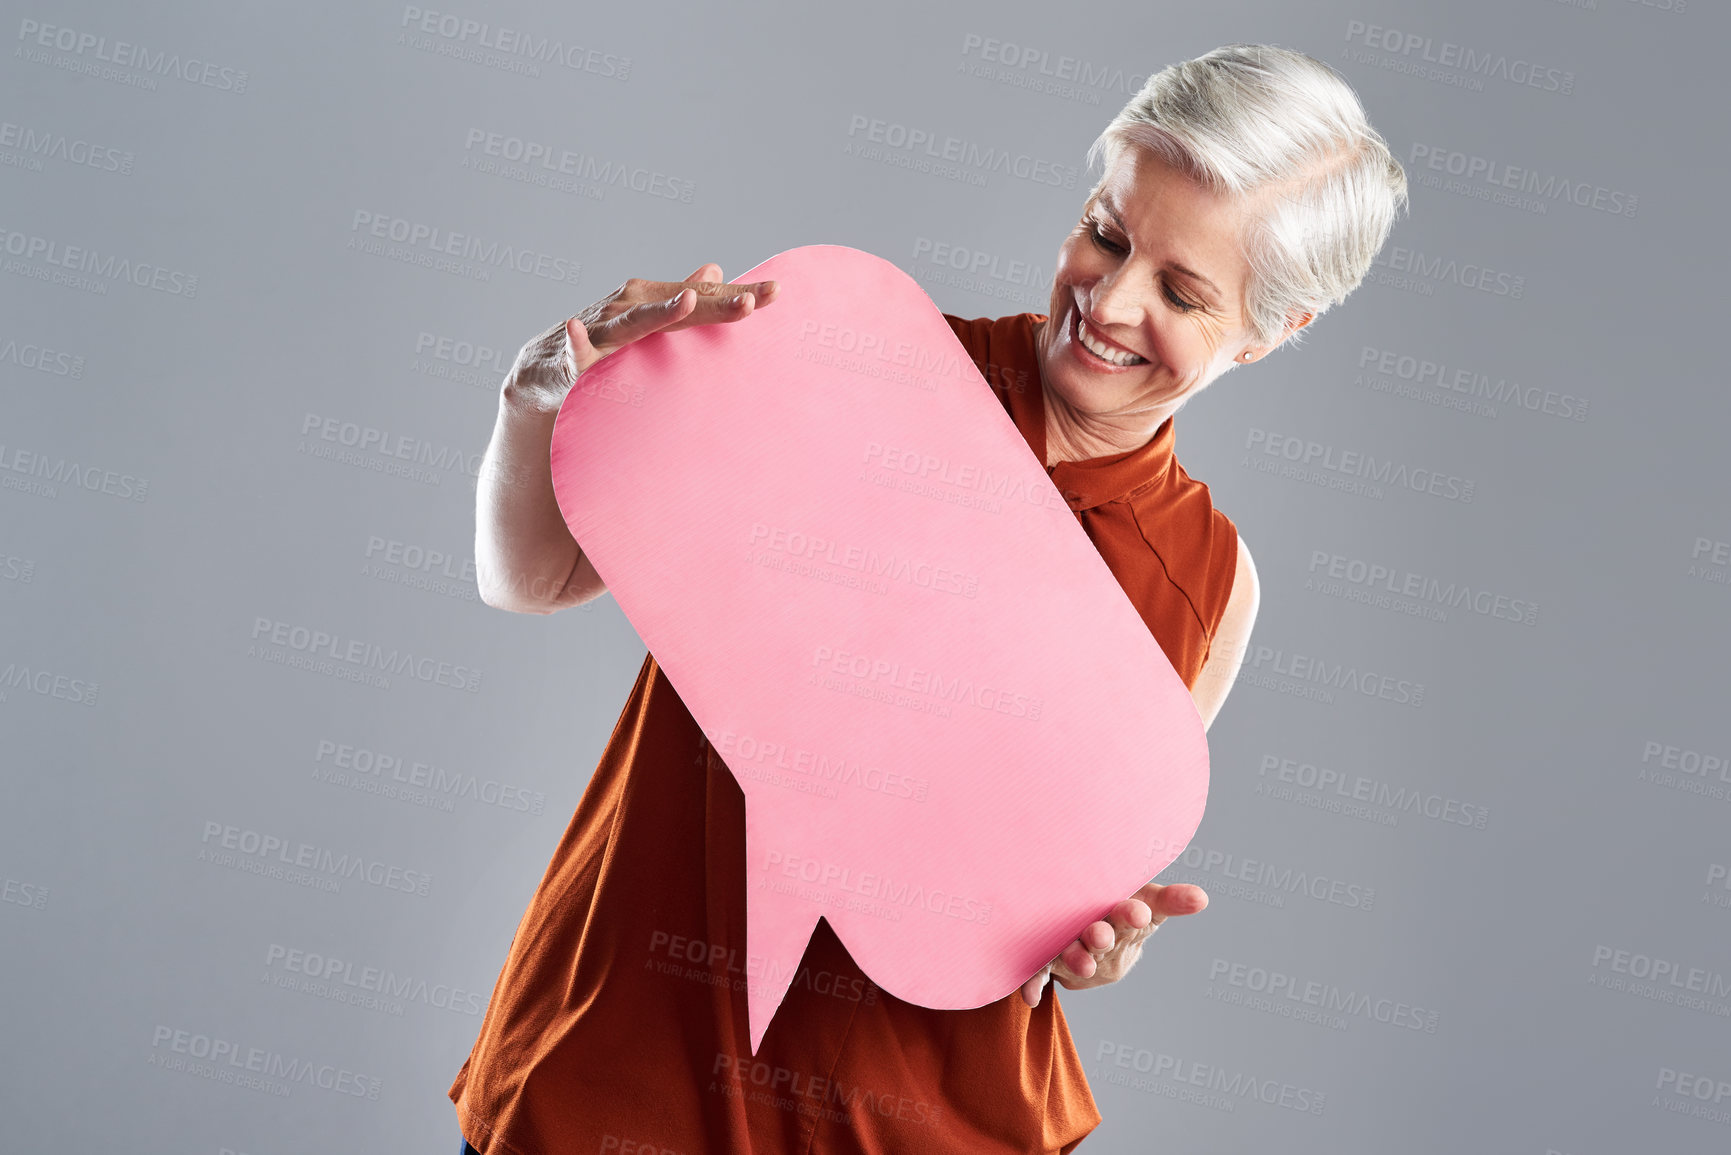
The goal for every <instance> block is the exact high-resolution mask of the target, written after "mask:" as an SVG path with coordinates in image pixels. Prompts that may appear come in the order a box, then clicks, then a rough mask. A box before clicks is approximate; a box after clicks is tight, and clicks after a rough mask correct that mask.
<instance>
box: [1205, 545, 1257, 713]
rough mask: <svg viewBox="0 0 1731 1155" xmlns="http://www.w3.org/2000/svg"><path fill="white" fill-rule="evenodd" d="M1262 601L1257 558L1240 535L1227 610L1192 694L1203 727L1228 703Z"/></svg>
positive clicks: (1210, 644)
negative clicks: (1228, 695)
mask: <svg viewBox="0 0 1731 1155" xmlns="http://www.w3.org/2000/svg"><path fill="white" fill-rule="evenodd" d="M1261 604H1262V585H1261V582H1260V580H1259V579H1258V578H1257V576H1256V562H1255V559H1253V558H1252V557H1251V556H1250V547H1249V546H1247V545H1245V544H1244V539H1243V538H1242V537H1240V538H1239V539H1238V565H1237V568H1236V569H1235V570H1234V571H1233V574H1232V592H1231V594H1230V595H1228V597H1227V599H1226V611H1225V612H1224V613H1223V614H1221V615H1220V624H1219V625H1218V626H1216V627H1215V628H1214V637H1213V639H1212V640H1211V642H1210V643H1209V646H1208V660H1207V661H1206V662H1205V663H1203V666H1202V673H1201V674H1200V675H1198V676H1197V679H1196V685H1195V687H1194V688H1193V689H1192V690H1191V695H1192V696H1193V697H1194V698H1195V699H1196V709H1197V711H1198V712H1199V713H1200V714H1201V715H1202V724H1203V726H1204V727H1207V726H1211V725H1213V724H1214V717H1215V715H1216V714H1218V713H1220V707H1221V706H1223V705H1224V704H1225V703H1226V695H1227V694H1228V693H1230V692H1231V690H1232V683H1233V682H1234V681H1236V680H1237V678H1238V668H1239V666H1241V665H1242V664H1243V662H1244V652H1245V650H1247V649H1248V648H1249V647H1250V631H1251V629H1252V628H1253V627H1254V626H1255V624H1256V612H1257V610H1258V609H1259V608H1260V607H1261Z"/></svg>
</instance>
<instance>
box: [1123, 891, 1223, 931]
mask: <svg viewBox="0 0 1731 1155" xmlns="http://www.w3.org/2000/svg"><path fill="white" fill-rule="evenodd" d="M1135 899H1140V900H1141V901H1143V902H1145V903H1147V904H1148V907H1149V910H1150V911H1151V912H1152V913H1153V915H1154V922H1155V924H1156V925H1157V924H1159V923H1161V922H1164V921H1165V920H1166V919H1168V918H1171V917H1173V916H1174V915H1183V914H1197V913H1199V912H1200V911H1202V910H1205V909H1207V906H1208V892H1207V891H1206V890H1203V889H1202V888H1201V887H1200V886H1193V885H1192V884H1190V883H1188V882H1175V883H1172V884H1170V885H1165V886H1163V885H1161V884H1160V883H1157V882H1150V883H1149V884H1148V885H1147V886H1144V887H1143V888H1142V889H1141V890H1139V891H1137V892H1136V894H1135ZM1130 901H1134V899H1132V900H1130Z"/></svg>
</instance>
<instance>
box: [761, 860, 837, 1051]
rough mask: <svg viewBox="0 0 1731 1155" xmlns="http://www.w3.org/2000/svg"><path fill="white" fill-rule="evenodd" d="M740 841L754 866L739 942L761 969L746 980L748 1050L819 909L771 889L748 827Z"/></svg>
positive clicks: (777, 1002)
mask: <svg viewBox="0 0 1731 1155" xmlns="http://www.w3.org/2000/svg"><path fill="white" fill-rule="evenodd" d="M746 847H747V850H746V852H747V853H748V854H750V855H751V859H750V861H751V863H752V865H753V867H754V869H751V870H748V871H747V872H746V873H747V878H746V885H747V887H748V888H749V889H748V893H747V895H746V900H745V946H746V950H747V951H748V952H749V953H750V954H751V955H753V956H755V957H756V958H757V959H760V960H762V964H763V969H762V972H761V973H759V974H758V975H757V976H755V977H754V978H751V979H748V980H747V982H746V1000H747V1004H746V1010H747V1014H746V1023H747V1026H748V1027H749V1029H750V1032H751V1053H752V1054H753V1055H756V1054H757V1051H758V1047H759V1046H761V1045H762V1043H763V1036H764V1033H765V1032H766V1031H768V1030H769V1021H770V1020H771V1019H773V1018H774V1017H775V1012H776V1010H777V1009H778V1008H779V1007H780V1006H781V1002H782V999H784V998H786V997H787V991H788V988H789V987H791V986H793V981H794V979H795V978H796V977H797V975H798V972H799V964H800V963H801V961H803V960H804V958H805V947H806V944H807V943H808V942H810V941H811V932H812V931H814V930H816V929H817V920H818V919H819V918H821V917H822V915H820V914H819V913H818V912H817V911H816V910H815V909H813V907H812V905H811V904H810V903H809V902H806V901H805V900H803V899H800V898H798V897H796V896H795V895H792V894H786V893H783V892H781V891H779V890H777V889H776V887H775V885H774V883H773V882H772V881H771V879H770V875H769V871H768V870H767V869H764V868H761V867H758V864H759V863H761V862H762V861H763V860H762V857H761V856H760V855H758V854H756V853H755V852H753V851H752V849H751V836H750V832H749V830H748V832H747V835H746Z"/></svg>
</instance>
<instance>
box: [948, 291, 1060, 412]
mask: <svg viewBox="0 0 1731 1155" xmlns="http://www.w3.org/2000/svg"><path fill="white" fill-rule="evenodd" d="M1045 319H1046V317H1045V314H1043V313H1012V314H1010V315H1008V316H1005V317H969V318H964V317H958V316H954V315H952V314H950V313H945V314H944V320H946V321H948V322H949V323H950V329H951V330H952V331H953V332H954V333H955V335H956V338H957V340H959V341H961V343H962V348H964V349H966V350H967V352H968V357H969V358H970V359H971V360H972V361H973V363H974V368H976V369H978V370H979V371H980V376H981V377H984V378H985V380H986V384H988V385H990V386H991V387H992V391H993V392H995V393H997V394H998V399H999V400H1000V401H1003V402H1004V403H1005V404H1006V405H1008V404H1009V399H1008V394H1010V393H1012V392H1015V393H1023V392H1026V391H1027V390H1028V388H1029V387H1030V385H1032V384H1033V383H1034V382H1036V381H1038V380H1039V375H1040V357H1039V353H1038V351H1037V349H1036V347H1035V343H1034V326H1035V325H1036V324H1038V323H1039V322H1041V321H1044V320H1045Z"/></svg>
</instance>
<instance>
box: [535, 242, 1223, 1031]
mask: <svg viewBox="0 0 1731 1155" xmlns="http://www.w3.org/2000/svg"><path fill="white" fill-rule="evenodd" d="M771 279H773V280H777V281H780V282H781V292H780V295H779V296H778V297H777V298H776V300H775V302H774V304H772V305H770V306H767V307H765V308H764V309H763V310H762V311H761V312H759V313H754V314H753V315H751V316H750V317H747V318H746V319H744V320H743V321H736V322H732V323H727V324H715V325H700V326H696V327H694V328H690V329H685V330H681V331H679V332H675V333H657V334H654V335H652V336H649V337H646V338H644V339H642V340H639V341H636V342H634V343H632V344H630V345H627V346H626V347H624V348H622V349H620V350H618V351H617V352H614V353H612V354H610V355H608V356H607V357H606V358H604V359H603V360H601V361H599V362H597V363H596V364H595V365H593V366H591V367H590V368H589V369H588V371H586V372H585V373H583V374H582V375H581V376H580V377H579V378H578V380H577V383H576V385H575V386H574V387H573V388H572V390H571V392H570V394H569V396H567V398H566V400H565V402H564V405H563V407H562V408H561V409H560V411H559V417H558V420H557V423H556V424H555V426H554V430H553V445H552V470H553V486H554V492H555V494H556V496H557V498H558V502H559V508H560V511H561V512H562V513H563V515H564V518H565V521H566V524H567V525H568V526H569V527H570V529H571V533H572V536H574V537H575V538H576V539H577V541H578V542H579V543H580V544H581V546H582V548H583V551H584V553H586V554H587V555H588V556H589V558H590V560H591V561H592V562H593V563H594V565H595V569H596V572H598V573H599V574H600V575H601V577H602V579H603V580H605V581H606V583H607V586H608V588H609V589H610V590H611V591H612V594H613V596H614V598H615V599H616V600H617V601H618V603H619V606H620V608H621V609H622V610H623V611H624V612H625V615H626V617H627V618H629V619H630V621H631V624H632V625H633V626H634V627H635V628H636V630H637V632H638V635H639V636H640V637H641V638H642V640H643V642H644V644H645V645H646V646H648V648H649V650H650V652H651V653H653V654H654V655H655V658H656V660H657V662H659V663H660V665H661V668H662V669H663V670H664V671H665V672H666V674H667V677H668V679H669V680H670V681H671V682H672V684H673V686H674V688H675V689H676V690H677V691H678V692H679V696H680V697H681V699H683V700H684V702H685V704H686V707H687V708H688V709H689V710H690V712H691V715H692V717H693V718H694V719H696V721H697V723H698V725H699V726H701V727H702V729H703V732H704V733H705V735H706V736H707V737H708V739H709V741H710V744H711V746H712V747H713V748H714V749H715V752H716V753H717V754H718V755H719V756H720V757H721V758H722V760H723V761H724V762H725V763H726V764H727V766H728V768H729V770H731V771H732V773H733V776H734V778H735V779H737V780H738V782H739V785H740V788H741V790H743V791H744V793H745V800H746V806H745V815H746V819H745V821H746V854H747V862H746V880H747V898H746V907H747V909H746V934H747V943H746V946H747V950H748V952H749V953H750V954H751V955H753V956H756V957H758V958H761V959H763V960H765V966H764V972H763V975H762V976H761V977H760V978H759V979H758V980H756V981H755V982H753V983H752V984H749V992H748V1015H749V1025H750V1029H751V1047H752V1052H753V1053H754V1054H755V1053H756V1052H757V1049H758V1045H759V1043H760V1042H761V1041H762V1038H763V1034H764V1031H765V1030H767V1029H768V1026H769V1022H770V1019H771V1018H772V1017H773V1016H774V1014H775V1011H776V1008H777V1007H779V1006H780V1005H781V1001H782V999H783V997H784V996H785V994H786V992H787V989H788V987H789V986H790V985H791V983H792V980H793V978H794V975H795V973H796V972H797V970H798V967H799V964H800V961H801V958H802V957H803V955H804V952H805V946H806V942H807V940H808V939H809V938H810V936H811V932H812V931H813V929H814V928H815V927H816V925H817V920H818V919H819V918H820V917H821V918H827V919H828V920H829V922H830V926H831V927H832V928H833V929H834V931H835V933H836V935H837V937H838V938H840V940H841V942H842V943H843V945H845V946H846V947H847V949H848V952H849V954H851V955H852V956H853V958H854V960H855V961H856V962H857V963H858V964H859V965H860V968H861V969H862V970H864V971H865V973H866V974H867V975H868V976H870V977H871V979H872V981H874V982H876V983H877V984H878V985H879V986H881V987H882V988H883V989H885V990H887V991H889V992H890V993H891V994H893V995H895V996H896V997H897V998H900V999H903V1000H905V1001H907V1002H910V1003H914V1004H917V1005H920V1006H925V1007H932V1008H937V1009H950V1010H959V1009H966V1008H972V1007H979V1006H983V1005H985V1004H986V1003H989V1002H993V1001H995V1000H997V999H999V998H1003V997H1005V996H1007V995H1009V994H1010V993H1011V992H1013V991H1015V990H1016V989H1017V988H1018V987H1019V986H1021V984H1022V983H1024V982H1026V981H1027V980H1028V979H1029V978H1030V977H1032V976H1033V975H1034V974H1035V973H1036V972H1037V971H1038V970H1039V969H1040V968H1041V967H1042V966H1044V965H1045V964H1046V963H1047V962H1049V961H1051V960H1052V958H1053V957H1054V956H1056V955H1057V954H1058V952H1059V951H1061V950H1062V949H1063V948H1064V947H1065V946H1066V945H1068V943H1069V942H1070V941H1071V940H1072V939H1074V938H1075V937H1076V935H1077V934H1078V933H1079V932H1080V931H1081V930H1082V928H1083V927H1085V926H1086V925H1087V924H1088V923H1090V922H1093V921H1094V920H1096V919H1098V918H1101V917H1103V916H1104V915H1105V914H1106V913H1107V912H1108V911H1109V910H1110V909H1111V907H1112V906H1113V905H1114V904H1115V903H1116V902H1118V901H1119V900H1121V899H1122V898H1124V897H1125V896H1127V895H1129V894H1132V893H1134V892H1135V891H1136V890H1137V889H1139V888H1140V887H1141V886H1142V885H1143V884H1144V883H1146V882H1148V881H1149V880H1150V879H1152V878H1153V877H1154V876H1155V875H1157V874H1159V872H1160V871H1161V870H1163V869H1165V868H1166V866H1167V865H1168V864H1170V863H1171V862H1172V861H1174V860H1175V859H1176V858H1177V857H1178V855H1179V854H1181V853H1182V852H1183V850H1184V847H1185V846H1186V845H1187V844H1188V843H1189V841H1190V838H1191V836H1192V835H1193V834H1194V833H1195V832H1196V828H1197V826H1198V825H1199V824H1200V823H1201V821H1202V813H1203V808H1204V806H1205V804H1206V801H1207V795H1208V745H1207V739H1206V737H1205V735H1204V731H1203V726H1202V719H1201V716H1200V715H1199V714H1198V713H1197V709H1196V705H1195V702H1194V700H1193V699H1192V698H1191V696H1190V692H1189V690H1188V689H1187V688H1186V687H1185V685H1184V683H1183V681H1182V680H1181V679H1180V678H1179V676H1178V673H1177V671H1175V670H1174V669H1173V668H1172V665H1171V663H1170V661H1168V660H1167V658H1166V655H1165V653H1164V652H1163V651H1162V650H1161V648H1160V645H1159V643H1158V642H1157V641H1156V640H1155V639H1154V636H1153V635H1152V634H1150V633H1149V631H1148V628H1147V626H1146V625H1145V624H1144V623H1143V621H1142V618H1141V617H1140V615H1139V614H1138V613H1137V611H1136V609H1135V607H1134V606H1133V605H1132V604H1131V602H1130V600H1129V598H1128V597H1127V596H1126V595H1125V593H1124V590H1123V588H1122V587H1121V586H1120V585H1119V584H1118V581H1117V579H1116V578H1114V577H1113V576H1112V572H1111V570H1110V569H1108V568H1107V565H1106V562H1105V560H1104V559H1103V558H1102V557H1101V556H1100V554H1099V553H1098V551H1096V550H1095V548H1094V546H1093V544H1092V543H1091V542H1090V541H1089V540H1088V536H1087V534H1086V533H1085V532H1084V530H1083V529H1082V527H1081V526H1080V525H1079V524H1078V523H1077V521H1076V518H1075V515H1074V514H1073V513H1071V512H1070V510H1069V507H1068V506H1067V505H1066V503H1065V501H1064V499H1063V497H1062V496H1061V495H1060V494H1059V492H1058V490H1057V488H1056V487H1055V486H1054V485H1053V484H1052V481H1051V478H1050V477H1049V476H1048V475H1047V473H1046V471H1045V469H1044V467H1043V464H1042V463H1041V462H1040V461H1038V460H1037V459H1036V457H1035V456H1034V454H1033V453H1032V452H1031V451H1030V449H1029V448H1028V444H1027V442H1026V441H1025V440H1024V439H1023V438H1022V435H1021V434H1020V433H1019V432H1018V431H1017V429H1016V427H1015V424H1014V422H1013V421H1012V420H1011V418H1010V416H1009V414H1008V413H1006V412H1005V410H1004V407H1003V405H1002V403H1001V402H1000V401H999V400H998V399H997V398H996V397H995V396H994V394H993V393H992V390H991V388H990V387H989V386H988V385H987V384H986V382H985V380H984V379H983V378H982V377H981V376H980V373H979V370H978V369H977V368H976V367H975V366H974V363H973V362H972V361H971V360H970V359H969V357H968V353H967V351H966V350H965V349H964V348H963V346H962V344H961V342H960V341H958V340H957V339H956V336H955V333H954V332H953V331H952V330H951V329H950V326H949V323H948V322H947V321H946V320H945V319H944V317H943V314H942V312H941V311H940V310H939V309H938V308H937V306H936V305H934V304H933V303H932V301H931V299H930V298H929V297H927V296H926V294H925V292H924V291H923V290H922V289H921V288H920V287H919V285H918V284H917V283H915V282H914V281H913V279H912V278H910V277H909V276H907V274H905V273H903V272H902V271H901V270H900V269H898V268H897V267H896V266H895V265H893V264H891V263H889V262H888V261H885V260H883V259H881V258H879V257H875V256H873V255H871V254H870V253H865V252H861V251H860V250H858V249H852V248H847V247H845V246H840V245H809V246H805V247H802V248H796V249H790V250H788V251H786V252H783V253H779V254H777V255H776V256H774V257H771V258H770V259H769V260H767V261H765V262H763V263H762V264H760V265H758V266H757V267H756V268H754V269H752V270H751V271H750V272H749V273H746V274H745V275H744V276H743V277H741V278H740V281H742V282H743V281H758V280H771Z"/></svg>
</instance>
